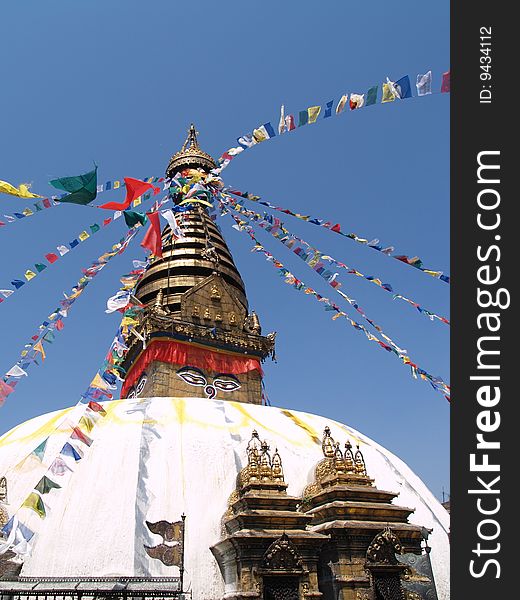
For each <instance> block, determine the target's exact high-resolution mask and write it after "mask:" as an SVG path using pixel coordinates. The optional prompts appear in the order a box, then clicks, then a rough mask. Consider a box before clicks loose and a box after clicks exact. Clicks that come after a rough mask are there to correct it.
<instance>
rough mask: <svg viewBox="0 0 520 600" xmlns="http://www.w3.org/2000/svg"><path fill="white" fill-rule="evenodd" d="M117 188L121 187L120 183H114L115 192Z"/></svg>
mask: <svg viewBox="0 0 520 600" xmlns="http://www.w3.org/2000/svg"><path fill="white" fill-rule="evenodd" d="M118 187H121V182H120V181H114V185H113V188H114V189H115V190H117V188H118Z"/></svg>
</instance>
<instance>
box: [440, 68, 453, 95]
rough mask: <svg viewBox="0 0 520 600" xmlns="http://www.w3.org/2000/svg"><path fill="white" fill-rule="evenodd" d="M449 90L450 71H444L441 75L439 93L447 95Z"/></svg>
mask: <svg viewBox="0 0 520 600" xmlns="http://www.w3.org/2000/svg"><path fill="white" fill-rule="evenodd" d="M450 89H451V83H450V71H446V73H443V74H442V84H441V93H442V94H447V93H448V92H449V91H450Z"/></svg>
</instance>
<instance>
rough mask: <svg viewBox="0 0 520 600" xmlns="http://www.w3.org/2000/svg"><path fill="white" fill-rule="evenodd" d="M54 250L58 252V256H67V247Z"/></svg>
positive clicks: (58, 247)
mask: <svg viewBox="0 0 520 600" xmlns="http://www.w3.org/2000/svg"><path fill="white" fill-rule="evenodd" d="M56 250H58V252H59V253H60V256H63V255H64V254H67V252H68V251H69V249H68V248H67V246H57V248H56Z"/></svg>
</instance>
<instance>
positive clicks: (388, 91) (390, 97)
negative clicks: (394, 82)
mask: <svg viewBox="0 0 520 600" xmlns="http://www.w3.org/2000/svg"><path fill="white" fill-rule="evenodd" d="M394 100H395V94H394V93H393V92H392V88H391V86H390V84H389V83H383V97H382V99H381V102H393V101H394Z"/></svg>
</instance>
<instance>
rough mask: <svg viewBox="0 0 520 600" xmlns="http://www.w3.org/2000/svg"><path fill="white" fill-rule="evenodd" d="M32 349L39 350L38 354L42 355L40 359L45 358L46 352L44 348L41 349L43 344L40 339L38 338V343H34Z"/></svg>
mask: <svg viewBox="0 0 520 600" xmlns="http://www.w3.org/2000/svg"><path fill="white" fill-rule="evenodd" d="M34 350H35V351H36V352H40V354H41V355H42V360H45V357H46V354H45V350H44V349H43V344H42V341H41V340H39V342H38V343H36V344H34Z"/></svg>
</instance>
